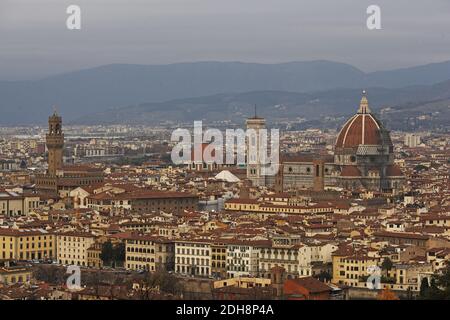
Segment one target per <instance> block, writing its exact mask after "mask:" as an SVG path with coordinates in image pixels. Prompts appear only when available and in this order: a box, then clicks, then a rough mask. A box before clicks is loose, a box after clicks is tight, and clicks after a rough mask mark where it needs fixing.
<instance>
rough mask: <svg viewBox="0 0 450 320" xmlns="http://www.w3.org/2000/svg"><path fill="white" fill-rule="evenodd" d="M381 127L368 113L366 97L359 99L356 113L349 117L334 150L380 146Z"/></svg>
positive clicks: (381, 138) (381, 139)
mask: <svg viewBox="0 0 450 320" xmlns="http://www.w3.org/2000/svg"><path fill="white" fill-rule="evenodd" d="M382 130H383V129H382V125H381V123H380V121H378V120H377V119H376V118H375V117H374V116H373V115H372V114H371V112H370V109H369V104H368V101H367V98H366V96H365V95H364V96H363V97H362V99H361V104H360V107H359V110H358V113H357V114H355V115H354V116H353V117H351V118H350V119H349V120H348V121H347V122H346V123H345V125H344V126H343V127H342V129H341V131H340V132H339V135H338V138H337V140H336V148H342V149H347V148H355V147H358V146H359V145H361V144H363V145H381V144H382V141H383V134H382Z"/></svg>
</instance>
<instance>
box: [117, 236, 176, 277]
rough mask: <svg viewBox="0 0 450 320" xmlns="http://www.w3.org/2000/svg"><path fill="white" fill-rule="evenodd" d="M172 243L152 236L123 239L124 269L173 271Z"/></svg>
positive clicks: (173, 255)
mask: <svg viewBox="0 0 450 320" xmlns="http://www.w3.org/2000/svg"><path fill="white" fill-rule="evenodd" d="M174 261H175V254H174V243H173V242H171V241H168V240H165V239H161V238H155V237H153V236H144V235H133V236H131V237H129V238H127V239H125V268H126V269H128V270H147V271H156V270H160V269H163V270H167V271H170V270H173V269H174Z"/></svg>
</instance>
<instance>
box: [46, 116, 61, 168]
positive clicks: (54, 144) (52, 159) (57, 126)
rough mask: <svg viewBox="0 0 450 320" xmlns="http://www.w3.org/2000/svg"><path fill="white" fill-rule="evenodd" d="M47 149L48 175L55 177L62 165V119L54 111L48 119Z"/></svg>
mask: <svg viewBox="0 0 450 320" xmlns="http://www.w3.org/2000/svg"><path fill="white" fill-rule="evenodd" d="M46 144H47V149H48V174H49V175H50V176H55V175H56V172H57V171H58V170H61V169H62V165H63V148H64V134H63V133H62V118H61V117H60V116H59V115H58V114H57V112H56V110H55V112H54V113H53V115H52V116H50V117H49V118H48V133H47V135H46Z"/></svg>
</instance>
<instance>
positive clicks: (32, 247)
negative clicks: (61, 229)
mask: <svg viewBox="0 0 450 320" xmlns="http://www.w3.org/2000/svg"><path fill="white" fill-rule="evenodd" d="M55 238H56V237H55V235H54V234H51V233H48V232H47V231H45V230H21V229H3V228H1V229H0V259H3V260H8V259H11V260H34V259H39V260H41V259H52V258H54V257H55V255H56V240H55Z"/></svg>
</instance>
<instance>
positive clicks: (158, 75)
mask: <svg viewBox="0 0 450 320" xmlns="http://www.w3.org/2000/svg"><path fill="white" fill-rule="evenodd" d="M449 79H450V61H447V62H442V63H436V64H429V65H424V66H418V67H412V68H405V69H397V70H391V71H380V72H374V73H364V72H362V71H361V70H359V69H357V68H355V67H353V66H350V65H347V64H343V63H336V62H330V61H311V62H291V63H282V64H255V63H239V62H198V63H180V64H171V65H124V64H121V65H106V66H101V67H98V68H93V69H86V70H81V71H76V72H70V73H65V74H61V75H56V76H52V77H48V78H45V79H41V80H37V81H14V82H7V81H0V110H1V117H0V125H19V124H25V125H26V124H42V123H44V122H45V121H46V119H47V116H48V114H49V113H51V112H52V106H53V105H57V106H58V110H59V111H60V113H61V114H62V115H63V117H64V120H65V122H71V121H72V122H79V123H80V122H83V123H99V122H102V123H113V122H117V121H126V122H130V123H135V122H143V121H146V122H147V121H148V122H154V121H163V120H177V119H180V117H181V118H182V119H184V118H185V117H186V116H188V117H198V116H201V117H202V118H205V119H213V118H214V117H215V116H217V117H224V116H227V115H228V112H230V114H229V115H228V117H234V116H238V115H239V113H242V114H245V113H248V112H250V109H249V108H250V107H249V106H251V105H254V104H258V105H260V106H261V107H262V108H263V109H264V108H265V106H266V107H272V109H268V110H267V111H263V112H269V113H270V112H276V114H277V116H285V117H290V116H295V115H296V114H299V115H302V116H303V115H305V116H317V115H318V114H328V113H329V114H335V113H337V112H339V113H348V112H350V110H353V109H354V108H355V107H356V106H355V104H356V102H357V101H358V100H359V95H360V89H361V88H371V89H370V97H371V100H372V103H373V104H374V105H382V104H396V103H404V102H410V101H416V100H417V99H419V100H420V101H425V100H427V99H429V100H435V99H438V96H439V95H440V94H442V93H441V88H440V87H439V86H444V87H445V86H448V85H449V83H448V82H443V81H446V80H449ZM439 82H441V84H440V85H437V86H432V85H434V84H436V83H439ZM405 87H406V88H405ZM356 88H357V89H358V90H352V89H356ZM395 88H404V89H401V90H398V91H397V90H392V89H395ZM444 89H445V88H444ZM444 91H445V90H444ZM314 92H317V93H314ZM422 94H426V99H425V97H424V96H423V95H422ZM191 97H201V98H191ZM163 101H170V102H163ZM276 105H280V106H279V107H277V108H278V109H273V108H275V106H276ZM126 106H134V107H129V108H125V109H123V107H126ZM188 108H190V109H188ZM246 108H247V109H248V110H247V109H246ZM280 108H281V109H280ZM283 108H286V109H283ZM189 110H190V111H191V112H190V113H189V112H188V111H189ZM275 110H276V111H275ZM141 111H142V114H141V115H140V116H139V112H141ZM291 112H294V113H293V114H291ZM233 114H234V115H233ZM166 117H167V118H166Z"/></svg>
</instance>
